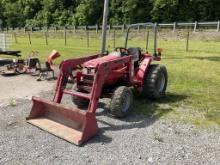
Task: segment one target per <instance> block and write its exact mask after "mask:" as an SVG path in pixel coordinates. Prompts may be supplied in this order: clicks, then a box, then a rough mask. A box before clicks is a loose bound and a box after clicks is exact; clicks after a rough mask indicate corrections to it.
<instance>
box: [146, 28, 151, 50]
mask: <svg viewBox="0 0 220 165" xmlns="http://www.w3.org/2000/svg"><path fill="white" fill-rule="evenodd" d="M149 34H150V32H149V31H147V42H146V51H147V50H148V43H149Z"/></svg>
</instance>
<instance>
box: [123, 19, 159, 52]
mask: <svg viewBox="0 0 220 165" xmlns="http://www.w3.org/2000/svg"><path fill="white" fill-rule="evenodd" d="M139 26H146V27H152V28H153V33H154V52H153V55H154V56H156V55H157V23H152V22H147V23H138V24H132V25H129V26H128V28H127V32H126V36H125V48H127V45H128V35H129V32H130V29H131V28H134V27H139Z"/></svg>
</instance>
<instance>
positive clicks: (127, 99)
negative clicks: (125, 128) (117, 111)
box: [121, 93, 131, 112]
mask: <svg viewBox="0 0 220 165" xmlns="http://www.w3.org/2000/svg"><path fill="white" fill-rule="evenodd" d="M130 102H131V97H130V94H129V93H126V95H125V96H124V97H123V99H122V110H121V111H122V112H127V111H128V109H129V107H130Z"/></svg>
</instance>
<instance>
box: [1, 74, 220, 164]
mask: <svg viewBox="0 0 220 165" xmlns="http://www.w3.org/2000/svg"><path fill="white" fill-rule="evenodd" d="M0 86H1V90H0V164H4V165H5V164H10V165H11V164H14V165H18V164H28V165H29V164H37V165H38V164H74V165H76V164H80V165H81V164H98V165H99V164H169V165H171V164H209V165H210V164H216V165H217V164H219V162H220V129H218V128H215V129H209V130H208V129H199V128H196V127H195V126H192V125H189V124H183V123H180V122H178V121H171V120H165V119H158V118H149V117H145V116H137V115H134V114H133V115H132V114H131V115H130V116H128V117H127V118H126V119H123V120H119V119H115V118H112V117H111V116H109V115H108V113H107V112H106V111H105V110H104V109H106V108H108V103H109V100H101V102H102V104H100V105H101V107H104V109H103V108H99V109H98V112H97V119H98V125H99V127H100V131H99V133H98V134H97V136H95V137H94V138H92V139H91V140H89V141H88V142H87V143H85V144H84V145H83V146H81V147H78V146H75V145H73V144H70V143H68V142H66V141H64V140H61V139H59V138H57V137H55V136H53V135H51V134H49V133H47V132H44V131H42V130H40V129H38V128H36V127H34V126H32V125H29V124H28V123H26V121H25V117H26V116H28V114H29V112H30V109H31V101H30V98H31V96H32V95H41V96H42V97H44V98H48V99H50V98H52V96H53V92H51V91H52V89H53V88H54V81H52V82H47V81H43V82H36V80H35V79H34V78H33V77H31V76H29V75H19V76H15V77H10V78H9V77H4V78H3V77H1V76H0ZM46 91H47V92H46ZM39 92H43V93H39ZM11 98H13V99H14V100H16V101H15V103H13V104H9V105H8V104H6V103H9V102H10V99H11ZM70 100H71V99H70V98H69V97H68V96H66V97H64V104H71V105H72V103H71V102H70ZM103 105H104V106H103Z"/></svg>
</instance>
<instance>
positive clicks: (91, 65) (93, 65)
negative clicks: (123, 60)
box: [83, 55, 120, 68]
mask: <svg viewBox="0 0 220 165" xmlns="http://www.w3.org/2000/svg"><path fill="white" fill-rule="evenodd" d="M117 58H120V56H117V55H107V56H104V57H99V58H96V59H93V60H90V61H87V62H85V63H84V64H83V66H84V67H87V68H96V67H97V66H98V65H99V64H101V63H103V62H108V61H111V60H114V59H117Z"/></svg>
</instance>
